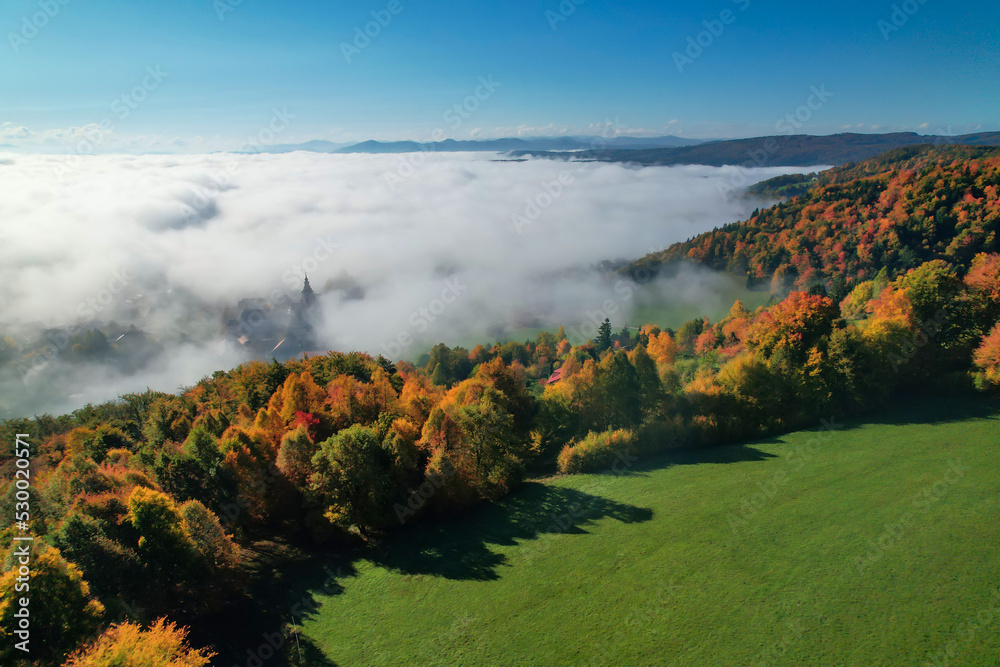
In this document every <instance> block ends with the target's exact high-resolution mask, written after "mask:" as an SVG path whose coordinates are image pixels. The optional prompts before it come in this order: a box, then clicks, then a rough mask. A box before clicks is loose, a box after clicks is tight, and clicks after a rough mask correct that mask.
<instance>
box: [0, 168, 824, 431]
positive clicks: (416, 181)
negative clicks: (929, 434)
mask: <svg viewBox="0 0 1000 667" xmlns="http://www.w3.org/2000/svg"><path fill="white" fill-rule="evenodd" d="M808 171H813V169H794V168H765V169H753V170H749V171H748V170H745V169H742V168H738V167H732V168H730V167H725V168H714V167H701V166H686V167H646V168H635V167H630V166H623V165H619V164H603V163H581V162H560V161H550V160H527V161H505V159H504V158H503V156H498V155H495V154H469V153H452V154H419V153H418V154H405V155H328V154H313V153H290V154H282V155H235V154H212V155H185V156H175V155H146V156H123V155H110V156H108V155H106V156H92V157H69V156H26V155H12V154H7V155H0V183H2V193H3V194H2V196H0V339H3V337H4V336H5V335H10V336H12V338H13V339H14V341H15V342H16V343H17V344H18V347H17V348H12V347H11V346H10V344H9V343H7V344H6V346H5V347H4V346H0V361H3V360H4V359H5V358H6V366H8V367H11V368H8V369H7V373H6V375H5V376H2V377H3V382H2V384H0V416H10V415H11V414H30V413H34V412H41V411H52V412H61V411H65V410H67V409H73V408H75V407H79V406H80V405H83V404H85V403H86V402H97V401H104V400H109V399H112V398H114V397H115V396H117V395H118V394H120V393H123V392H127V391H134V390H141V389H143V388H145V387H146V386H150V387H152V388H154V389H159V390H162V391H176V390H177V389H178V388H179V387H180V386H182V385H190V384H193V383H194V382H196V381H197V380H198V379H200V378H201V377H203V376H204V375H206V374H209V373H211V372H212V371H214V370H218V369H222V368H229V367H231V366H233V365H235V364H238V363H239V362H240V361H242V360H243V358H245V357H244V356H243V354H244V352H243V350H242V349H239V346H238V344H237V345H234V344H232V342H230V343H228V344H227V343H225V342H224V340H223V338H224V335H223V333H224V324H225V319H224V318H232V317H235V316H238V315H239V311H238V310H237V309H236V306H237V302H238V301H239V300H240V299H243V298H247V297H262V298H264V299H267V300H268V301H269V302H270V303H272V304H277V305H280V304H287V303H288V301H289V300H291V301H293V302H294V301H298V300H299V299H300V294H299V292H300V290H301V288H302V279H303V275H304V274H305V273H308V275H309V279H310V282H311V284H312V286H313V288H314V289H315V290H316V292H317V294H318V299H319V303H320V305H321V308H322V323H321V325H320V326H319V331H318V332H317V336H316V338H317V342H316V344H315V347H317V348H322V349H328V348H329V349H337V350H343V351H347V350H364V351H367V352H370V353H372V354H380V353H381V354H385V355H386V356H390V357H394V358H397V359H398V358H414V357H416V356H418V355H419V354H420V353H421V352H423V351H426V349H427V347H429V345H430V344H433V343H434V342H447V343H450V344H457V343H460V342H461V343H466V344H467V343H470V342H473V341H479V340H481V341H482V342H487V341H488V340H489V339H490V338H491V337H492V338H493V339H495V338H496V336H498V335H502V333H503V332H504V331H513V330H516V329H521V328H530V327H535V326H545V327H551V328H552V329H553V330H554V328H555V326H558V325H559V324H565V325H567V326H570V325H578V324H579V323H581V322H584V321H586V320H587V319H588V317H589V316H590V315H591V314H593V313H595V312H597V311H599V310H600V309H601V308H602V306H603V304H605V302H607V301H608V300H609V299H610V300H612V301H613V302H614V303H615V305H616V309H617V312H616V313H615V314H614V317H612V321H613V323H614V324H615V325H616V326H618V327H620V326H622V325H623V324H626V323H628V324H639V323H638V322H632V321H631V320H629V316H630V314H631V312H632V311H631V308H632V307H633V306H634V304H635V301H636V299H632V298H629V297H628V296H627V294H626V291H625V290H622V288H621V285H618V286H617V287H618V289H617V290H616V284H615V281H613V280H608V279H606V278H605V277H602V274H601V273H600V272H599V271H596V270H594V267H595V265H597V264H598V263H599V262H601V261H602V260H615V259H619V258H621V259H629V260H631V259H635V258H637V257H640V256H642V255H645V254H647V253H648V252H652V251H656V250H660V249H663V248H665V247H666V246H667V245H669V244H670V243H672V242H675V241H680V240H684V239H687V238H689V237H691V236H693V235H695V234H697V233H700V232H703V231H706V230H709V229H712V228H713V227H716V226H718V225H722V224H725V223H729V222H733V221H736V220H741V219H745V218H746V217H748V214H749V213H750V212H751V211H752V210H753V209H754V208H755V207H757V206H759V205H761V202H759V201H749V200H747V199H744V198H743V197H742V196H740V195H741V191H740V189H739V188H742V187H745V186H747V185H750V184H752V183H755V182H758V181H761V180H764V179H767V178H771V177H773V176H776V175H779V174H786V173H793V172H808ZM737 186H738V187H737ZM734 187H737V191H736V195H737V196H725V195H724V193H725V192H727V191H729V190H730V189H732V188H734ZM731 282H732V279H731V278H729V277H727V276H719V275H713V274H710V273H707V272H704V271H701V270H697V271H695V270H691V271H689V272H686V273H682V274H681V275H680V276H678V277H676V278H673V279H670V280H661V281H658V282H656V283H654V284H652V285H647V286H644V287H643V290H644V292H645V293H646V294H647V297H648V294H650V293H652V294H655V295H656V298H662V299H663V300H664V301H665V302H667V303H675V302H676V303H678V304H681V305H683V304H689V305H690V304H702V303H705V304H711V303H712V300H713V295H717V294H719V293H721V292H724V291H725V290H726V288H728V287H730V286H731ZM723 305H724V306H725V305H728V304H723ZM227 308H228V309H229V310H228V312H226V309H227ZM112 321H113V322H115V324H114V325H110V324H109V323H110V322H112ZM81 323H90V324H92V325H94V326H100V327H101V328H103V329H104V330H105V331H106V332H107V333H108V336H109V339H110V340H111V341H112V342H114V340H115V338H116V337H117V336H118V335H119V334H120V333H124V332H125V331H126V330H127V329H128V327H129V325H132V324H134V325H135V326H136V327H138V328H139V329H141V330H144V331H146V332H148V333H149V334H150V339H151V340H155V341H156V342H157V344H158V345H160V346H162V350H163V353H162V354H161V355H160V356H159V357H158V358H157V359H155V360H152V361H151V362H150V363H149V364H147V365H145V366H142V367H141V369H139V370H137V369H136V368H129V369H127V370H122V369H121V368H116V369H115V370H114V371H112V370H109V369H107V368H103V367H102V366H101V365H98V364H94V363H84V364H82V365H81V364H76V363H74V364H69V363H66V362H63V361H59V360H57V358H56V357H55V356H53V355H52V354H51V350H52V348H55V349H56V350H57V351H58V352H60V355H59V356H61V357H65V356H66V355H65V354H63V352H65V350H61V349H59V348H60V346H65V345H68V344H69V343H68V342H67V341H68V340H69V334H72V333H74V331H76V330H74V329H70V331H69V332H68V334H67V332H66V331H65V328H66V327H70V326H71V325H77V326H79V325H80V324H81ZM49 327H62V328H63V331H62V333H53V332H51V331H49V332H48V333H43V329H45V328H49ZM82 330H83V329H80V331H82ZM39 341H47V342H46V345H47V346H48V348H49V351H50V353H49V355H48V357H45V355H35V362H33V364H34V365H32V364H28V365H27V366H25V364H24V363H22V364H21V366H20V367H19V368H17V369H13V368H12V367H13V366H14V365H16V364H15V363H14V361H16V360H18V359H22V358H23V355H24V352H25V350H26V349H28V348H29V347H30V344H31V343H32V342H35V343H36V348H37V347H38V344H39ZM39 356H41V357H42V358H49V359H52V360H53V361H50V362H49V363H47V364H46V365H45V366H44V367H40V365H39V364H38V363H37V359H38V358H39ZM64 363H66V365H67V366H72V368H63V367H62V366H61V365H60V364H64ZM133 365H135V364H133ZM26 367H27V368H28V370H27V372H26V370H25V369H26ZM31 369H34V370H31ZM55 377H61V381H60V383H59V384H60V389H58V390H57V389H55V388H53V387H50V386H46V387H45V388H44V390H42V389H40V388H39V387H38V386H36V385H38V384H39V383H43V384H44V383H46V382H47V383H49V384H51V383H52V380H53V378H55ZM67 378H68V379H67ZM26 388H27V390H26Z"/></svg>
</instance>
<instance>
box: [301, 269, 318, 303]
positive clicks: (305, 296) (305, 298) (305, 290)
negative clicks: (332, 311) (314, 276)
mask: <svg viewBox="0 0 1000 667" xmlns="http://www.w3.org/2000/svg"><path fill="white" fill-rule="evenodd" d="M305 278H306V279H305V282H304V283H303V284H302V305H303V306H305V307H306V308H310V307H312V305H313V304H314V303H316V293H315V292H313V288H312V285H310V284H309V276H306V277H305Z"/></svg>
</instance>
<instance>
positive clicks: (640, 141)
mask: <svg viewBox="0 0 1000 667" xmlns="http://www.w3.org/2000/svg"><path fill="white" fill-rule="evenodd" d="M702 142H703V140H700V139H683V138H681V137H669V136H668V137H612V138H610V139H603V138H601V137H590V136H581V137H531V138H530V139H517V138H505V139H482V140H467V141H456V140H455V139H445V140H444V141H437V142H426V143H421V142H418V141H363V142H361V143H359V144H352V145H347V144H335V143H332V142H329V141H323V140H314V141H307V142H306V143H303V144H283V145H279V146H271V147H269V148H266V149H263V150H262V151H261V152H264V153H291V152H293V151H307V152H310V153H414V152H417V151H435V152H442V153H446V152H471V151H488V152H489V151H493V152H496V151H499V152H510V151H589V150H594V149H595V148H599V149H600V148H605V147H607V148H614V149H622V150H638V149H653V148H678V147H683V146H694V145H697V144H700V143H702Z"/></svg>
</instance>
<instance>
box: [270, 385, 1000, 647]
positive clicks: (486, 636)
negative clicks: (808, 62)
mask: <svg viewBox="0 0 1000 667" xmlns="http://www.w3.org/2000/svg"><path fill="white" fill-rule="evenodd" d="M837 426H838V428H835V429H832V430H827V429H816V430H812V431H803V432H798V433H794V434H791V435H788V436H784V437H778V438H772V439H766V440H762V441H758V442H754V443H750V444H746V445H737V446H729V447H720V448H714V449H708V450H700V451H683V452H675V453H672V454H670V455H665V456H661V457H658V458H656V459H651V460H645V461H638V462H635V463H632V464H631V465H630V467H628V470H627V471H626V472H625V473H624V474H605V475H581V476H571V477H562V478H555V479H551V480H546V481H544V482H534V483H530V484H528V485H526V486H525V487H524V488H523V489H522V490H521V491H519V492H518V493H517V494H516V495H515V496H513V497H511V498H509V499H507V500H506V501H504V502H502V503H498V504H497V505H494V506H491V507H485V508H482V509H480V510H477V511H475V512H473V513H472V514H470V515H468V516H466V517H463V518H461V519H458V520H454V521H450V522H446V523H440V524H434V525H423V526H413V527H407V528H406V529H405V530H404V531H403V532H402V533H401V534H398V535H396V536H395V537H393V538H392V539H391V540H389V541H388V542H387V543H386V544H384V545H383V546H382V547H380V548H379V549H377V550H374V551H371V552H367V553H365V554H364V555H363V556H361V557H357V558H354V559H352V560H351V561H350V562H349V563H347V565H348V567H347V568H346V570H343V571H344V572H347V573H349V574H345V576H343V577H341V578H340V579H339V584H340V585H341V586H343V589H342V591H340V592H339V593H337V594H334V595H323V594H321V593H316V594H315V595H316V599H317V600H318V601H319V602H320V603H321V607H320V609H319V611H318V612H317V613H315V614H312V615H309V616H308V617H307V618H306V619H305V620H304V621H303V625H302V627H301V628H300V632H301V633H302V635H301V640H302V642H303V643H304V644H305V645H306V646H307V647H309V651H308V652H307V654H306V656H305V659H304V660H303V661H302V664H326V665H329V664H336V665H415V664H426V665H529V664H530V665H563V664H608V665H747V664H750V665H753V664H782V665H798V664H814V665H923V664H925V663H926V664H933V665H938V664H950V665H997V664H998V663H1000V593H998V592H997V591H998V586H1000V475H998V472H1000V428H998V427H1000V406H998V405H997V404H996V403H994V402H988V401H984V400H976V401H968V400H965V401H963V400H958V399H949V400H940V401H921V402H919V403H915V404H911V405H902V406H898V407H896V408H894V409H892V410H890V411H888V412H886V413H885V414H883V415H881V417H880V418H877V419H870V420H867V421H865V422H849V423H847V424H846V425H844V426H842V427H840V425H839V424H838V425H837ZM621 467H622V466H619V468H621ZM949 470H950V471H951V472H950V473H949ZM859 559H860V560H859ZM331 566H332V564H331ZM977 616H978V620H977ZM949 653H950V654H951V655H950V657H949V662H948V663H943V662H939V661H938V658H940V657H942V656H946V655H948V654H949ZM320 654H322V656H321V655H320ZM323 656H325V657H323ZM289 662H290V663H291V664H297V663H298V662H299V658H298V655H297V654H296V652H295V649H294V645H292V650H291V653H290V654H289Z"/></svg>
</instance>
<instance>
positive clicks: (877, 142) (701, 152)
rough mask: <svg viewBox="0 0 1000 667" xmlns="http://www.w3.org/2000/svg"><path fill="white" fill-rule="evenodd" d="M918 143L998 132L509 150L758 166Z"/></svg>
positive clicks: (979, 141)
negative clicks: (563, 150) (567, 150)
mask: <svg viewBox="0 0 1000 667" xmlns="http://www.w3.org/2000/svg"><path fill="white" fill-rule="evenodd" d="M924 144H939V145H967V146H1000V132H981V133H978V134H965V135H962V136H936V135H921V134H917V133H915V132H893V133H891V134H832V135H828V136H819V137H818V136H812V135H807V134H797V135H781V136H772V137H756V138H754V139H730V140H724V141H710V142H702V143H699V144H698V145H695V146H682V147H672V148H652V149H631V150H623V149H620V148H619V149H615V148H611V149H607V150H588V151H579V152H576V153H573V154H572V155H566V154H565V153H558V152H552V151H537V150H525V151H515V152H513V153H512V155H514V156H518V157H523V156H531V157H544V158H554V159H562V160H565V159H573V160H595V161H600V162H630V163H635V164H642V165H677V164H703V165H709V166H714V167H721V166H723V165H727V164H728V165H748V166H760V167H809V166H816V165H830V166H839V165H843V164H847V163H849V162H859V161H861V160H868V159H870V158H873V157H875V156H877V155H880V154H882V153H885V152H886V151H888V150H892V149H893V148H902V147H906V146H919V145H924Z"/></svg>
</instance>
